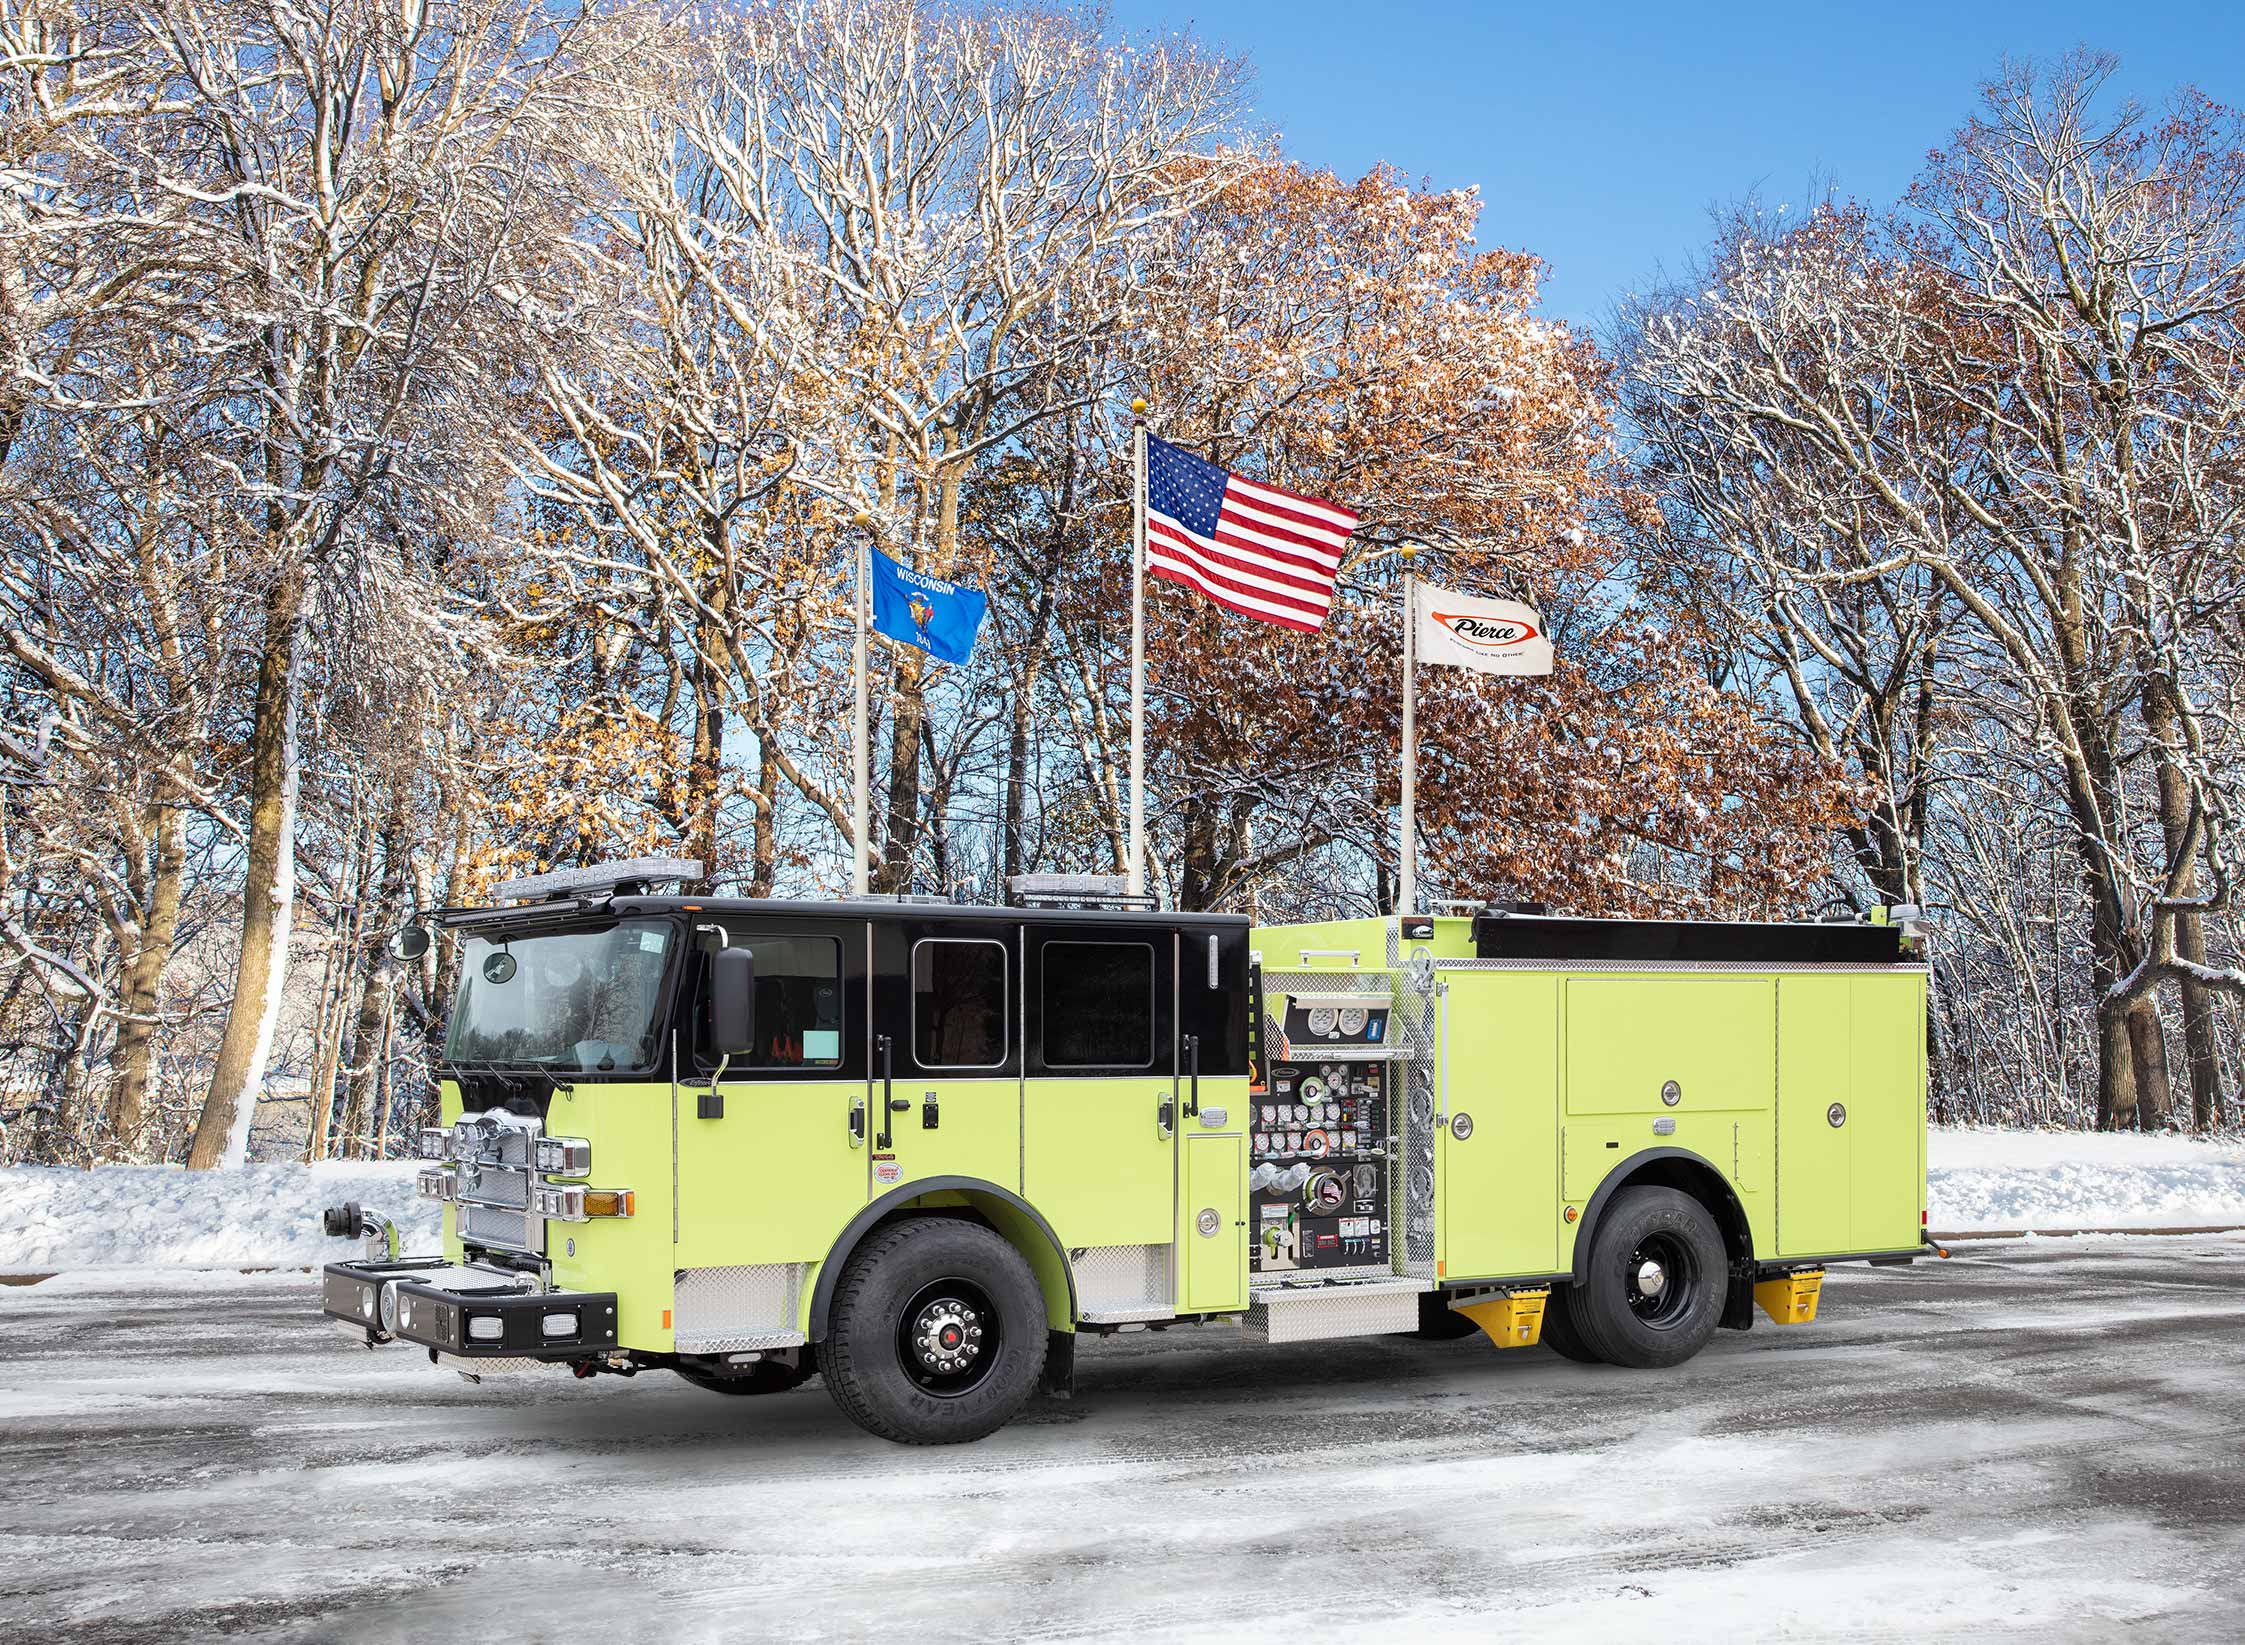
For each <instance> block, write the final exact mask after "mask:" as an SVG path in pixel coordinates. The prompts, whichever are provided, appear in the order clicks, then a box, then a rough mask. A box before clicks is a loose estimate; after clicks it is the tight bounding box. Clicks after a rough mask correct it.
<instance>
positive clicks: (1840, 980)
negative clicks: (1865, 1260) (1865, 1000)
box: [1777, 975, 1855, 1256]
mask: <svg viewBox="0 0 2245 1645" xmlns="http://www.w3.org/2000/svg"><path fill="white" fill-rule="evenodd" d="M1854 984H1855V979H1854V978H1853V977H1850V976H1844V975H1840V976H1828V977H1807V976H1802V977H1780V978H1778V980H1777V1249H1778V1252H1779V1254H1780V1255H1786V1256H1795V1255H1798V1256H1813V1255H1815V1254H1817V1253H1819V1252H1825V1253H1832V1252H1841V1251H1847V1250H1850V1249H1853V1248H1854V1235H1853V1233H1852V1231H1851V1229H1852V1225H1853V1223H1852V1215H1853V1214H1852V1211H1851V1208H1850V1195H1851V1189H1852V1182H1853V1173H1852V1171H1851V1169H1850V1164H1849V1159H1850V1153H1851V1145H1852V1142H1853V1133H1852V1132H1851V1131H1850V1130H1849V1128H1848V1120H1849V1116H1850V1113H1851V1105H1852V1104H1853V1102H1854V1097H1855V1092H1854V1089H1853V1082H1852V1079H1851V1069H1852V1067H1853V1064H1854V1050H1853V1045H1852V1039H1853V1025H1852V1017H1853V1009H1852V998H1853V991H1854ZM1835 1116H1836V1117H1837V1118H1838V1120H1839V1122H1840V1123H1838V1124H1834V1123H1833V1120H1834V1117H1835Z"/></svg>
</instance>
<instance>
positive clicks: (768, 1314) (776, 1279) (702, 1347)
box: [671, 1262, 808, 1354]
mask: <svg viewBox="0 0 2245 1645" xmlns="http://www.w3.org/2000/svg"><path fill="white" fill-rule="evenodd" d="M807 1267H808V1265H807V1264H805V1263H800V1262H760V1263H749V1264H744V1265H741V1266H739V1267H732V1268H682V1269H680V1270H679V1271H678V1281H677V1289H676V1292H675V1294H674V1296H673V1298H672V1301H671V1310H672V1319H673V1321H674V1325H675V1329H676V1332H677V1336H678V1351H679V1352H680V1353H682V1354H734V1353H746V1352H749V1351H751V1350H754V1349H759V1348H800V1347H801V1346H802V1345H803V1343H804V1341H805V1338H804V1336H803V1333H802V1332H801V1331H798V1330H797V1329H796V1328H795V1325H796V1321H797V1320H798V1319H800V1318H801V1317H802V1307H803V1275H804V1273H805V1271H806V1269H807Z"/></svg>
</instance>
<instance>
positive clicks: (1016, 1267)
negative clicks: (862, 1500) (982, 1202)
mask: <svg viewBox="0 0 2245 1645" xmlns="http://www.w3.org/2000/svg"><path fill="white" fill-rule="evenodd" d="M1044 1363H1045V1299H1044V1293H1043V1291H1041V1290H1040V1289H1038V1286H1037V1276H1036V1275H1035V1274H1034V1273H1033V1272H1031V1271H1030V1268H1029V1264H1028V1263H1027V1261H1025V1260H1024V1259H1023V1257H1022V1255H1021V1253H1020V1252H1019V1251H1016V1250H1015V1249H1014V1248H1013V1247H1012V1246H1011V1245H1008V1244H1007V1243H1006V1242H1005V1240H1004V1239H1002V1238H1000V1237H999V1235H998V1234H997V1233H996V1232H995V1231H993V1230H991V1229H989V1228H986V1227H984V1226H983V1225H982V1224H980V1223H978V1222H966V1221H962V1220H960V1219H958V1218H955V1217H918V1218H914V1219H912V1220H910V1221H907V1222H899V1223H894V1224H891V1225H890V1226H888V1227H886V1228H882V1229H880V1230H878V1231H877V1232H875V1233H874V1234H872V1235H871V1236H869V1237H868V1238H867V1239H866V1241H865V1243H864V1244H862V1245H860V1246H859V1247H858V1248H857V1250H856V1252H855V1253H854V1254H853V1255H852V1256H851V1258H850V1262H849V1266H848V1267H847V1268H846V1269H844V1270H843V1273H842V1283H841V1285H840V1286H839V1287H838V1288H837V1289H836V1291H835V1295H834V1307H833V1312H832V1314H831V1316H830V1318H829V1326H828V1333H827V1340H826V1341H825V1343H824V1344H822V1345H821V1347H820V1349H819V1364H820V1367H821V1369H823V1370H824V1371H825V1373H826V1386H827V1388H828V1389H829V1390H830V1391H831V1392H832V1393H833V1395H834V1403H835V1404H837V1405H839V1406H840V1407H841V1408H842V1414H843V1415H844V1416H846V1417H848V1418H849V1419H850V1420H851V1421H852V1422H854V1423H856V1424H857V1425H858V1426H859V1427H860V1428H863V1429H864V1430H865V1431H866V1432H867V1433H869V1434H878V1435H879V1436H880V1437H881V1438H883V1439H893V1440H895V1441H897V1442H898V1443H899V1444H904V1445H956V1444H958V1443H960V1442H962V1441H964V1440H970V1439H980V1438H982V1437H983V1436H984V1435H985V1434H988V1433H992V1432H994V1431H995V1430H997V1429H998V1428H1001V1427H1003V1426H1004V1425H1005V1424H1006V1423H1007V1422H1008V1421H1010V1420H1011V1419H1012V1418H1013V1416H1014V1415H1015V1414H1016V1413H1017V1412H1019V1411H1020V1409H1021V1407H1022V1406H1023V1405H1025V1404H1026V1403H1028V1399H1029V1396H1030V1394H1031V1393H1033V1392H1035V1390H1036V1386H1037V1378H1038V1376H1039V1375H1040V1374H1041V1373H1042V1372H1043V1370H1044Z"/></svg>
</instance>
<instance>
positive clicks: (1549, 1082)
mask: <svg viewBox="0 0 2245 1645" xmlns="http://www.w3.org/2000/svg"><path fill="white" fill-rule="evenodd" d="M1444 981H1445V983H1446V985H1447V987H1448V989H1449V992H1448V994H1447V995H1445V997H1444V999H1443V1003H1442V1009H1441V1012H1440V1014H1439V1017H1438V1030H1439V1033H1440V1036H1441V1048H1440V1056H1441V1059H1442V1062H1441V1066H1440V1068H1439V1069H1438V1070H1437V1072H1436V1082H1435V1089H1436V1092H1437V1096H1438V1098H1439V1100H1440V1103H1441V1105H1442V1115H1443V1129H1442V1134H1441V1136H1440V1137H1439V1138H1438V1139H1437V1154H1436V1157H1437V1159H1438V1161H1439V1165H1440V1174H1439V1175H1438V1177H1437V1178H1436V1186H1435V1196H1436V1203H1437V1206H1438V1208H1439V1214H1440V1217H1441V1225H1442V1227H1441V1234H1442V1240H1441V1253H1440V1254H1441V1260H1442V1272H1443V1276H1444V1277H1445V1278H1448V1279H1486V1278H1499V1277H1502V1276H1505V1275H1510V1274H1548V1273H1551V1272H1552V1271H1554V1269H1555V1268H1556V1267H1557V1265H1558V1260H1559V1254H1558V1248H1559V1097H1558V1092H1559V979H1558V978H1557V977H1555V976H1552V975H1551V974H1549V973H1548V972H1547V973H1543V974H1538V973H1536V972H1532V971H1461V972H1452V973H1449V974H1448V975H1447V976H1446V977H1445V979H1444Z"/></svg>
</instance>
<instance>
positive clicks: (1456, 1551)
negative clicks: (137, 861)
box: [0, 1236, 2245, 1645]
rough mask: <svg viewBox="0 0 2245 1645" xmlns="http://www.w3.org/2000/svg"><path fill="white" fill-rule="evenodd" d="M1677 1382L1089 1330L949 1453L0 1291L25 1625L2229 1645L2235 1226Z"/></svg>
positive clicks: (28, 1631)
mask: <svg viewBox="0 0 2245 1645" xmlns="http://www.w3.org/2000/svg"><path fill="white" fill-rule="evenodd" d="M1822 1315H1823V1317H1822V1318H1821V1319H1820V1320H1819V1321H1818V1322H1816V1323H1815V1324H1813V1325H1808V1326H1800V1327H1791V1328H1786V1329H1778V1328H1774V1327H1770V1326H1768V1325H1767V1324H1766V1323H1764V1324H1762V1325H1759V1326H1757V1328H1756V1329H1754V1330H1753V1331H1751V1332H1747V1333H1743V1334H1741V1333H1733V1332H1722V1333H1718V1335H1717V1337H1716V1339H1715V1342H1714V1344H1713V1345H1712V1346H1711V1347H1710V1348H1709V1349H1708V1351H1707V1352H1706V1353H1704V1354H1702V1355H1701V1356H1700V1357H1699V1358H1698V1359H1696V1360H1694V1361H1693V1362H1692V1363H1691V1364H1689V1365H1687V1366H1684V1367H1682V1368H1680V1369H1678V1370H1675V1371H1667V1372H1638V1371H1621V1370H1615V1369H1612V1368H1609V1367H1583V1366H1577V1365H1572V1364H1569V1363H1567V1362H1565V1361H1563V1360H1561V1359H1559V1358H1558V1357H1557V1356H1556V1355H1554V1354H1552V1353H1551V1352H1549V1351H1548V1350H1545V1349H1540V1348H1539V1349H1528V1350H1515V1351H1511V1352H1505V1353H1499V1352H1497V1351H1495V1350H1493V1349H1491V1348H1489V1347H1488V1346H1487V1345H1486V1344H1485V1343H1483V1342H1481V1341H1479V1340H1478V1339H1475V1340H1470V1341H1467V1342H1462V1343H1423V1342H1419V1341H1416V1340H1413V1339H1409V1338H1374V1339H1363V1340H1346V1341H1340V1342H1332V1343H1305V1344H1297V1345H1290V1346H1286V1347H1280V1348H1266V1347H1262V1346H1260V1345H1258V1344H1252V1343H1248V1342H1245V1341H1243V1340H1242V1339H1241V1335H1240V1333H1239V1332H1238V1331H1237V1330H1236V1329H1231V1328H1223V1327H1205V1328H1192V1329H1180V1330H1176V1331H1172V1332H1167V1333H1161V1334H1155V1333H1146V1334H1142V1335H1134V1336H1128V1337H1118V1338H1113V1339H1108V1340H1103V1341H1098V1342H1091V1341H1086V1342H1085V1343H1084V1345H1083V1347H1082V1349H1081V1352H1080V1354H1079V1367H1078V1378H1077V1392H1076V1396H1075V1397H1074V1398H1073V1399H1072V1400H1067V1401H1042V1402H1040V1403H1038V1404H1037V1405H1035V1406H1033V1407H1032V1408H1031V1410H1030V1412H1029V1413H1028V1414H1027V1415H1026V1417H1025V1418H1024V1419H1023V1420H1021V1421H1019V1422H1017V1423H1016V1424H1015V1425H1014V1426H1012V1427H1010V1428H1008V1429H1006V1430H1004V1431H1003V1432H1001V1433H1000V1434H998V1435H997V1436H995V1437H994V1438H992V1439H989V1440H986V1441H984V1442H982V1443H980V1444H978V1445H972V1446H963V1447H952V1448H945V1449H935V1450H919V1449H910V1448H904V1447H898V1446H892V1445H888V1444H885V1443H883V1442H881V1441H878V1440H874V1439H871V1438H868V1437H867V1436H866V1435H864V1434H862V1433H860V1432H859V1431H858V1430H856V1429H855V1428H853V1427H851V1426H850V1425H849V1424H848V1423H847V1422H846V1421H844V1419H843V1418H842V1417H841V1415H840V1413H838V1412H837V1411H836V1410H835V1409H834V1407H833V1405H832V1403H831V1402H830V1401H829V1400H828V1398H827V1396H826V1394H825V1392H824V1391H823V1389H821V1388H820V1387H819V1386H818V1385H817V1384H816V1383H815V1382H814V1383H813V1384H811V1385H810V1386H808V1387H806V1388H804V1389H801V1390H798V1391H796V1392H794V1393H790V1394H785V1395H779V1396H775V1397H771V1398H764V1399H737V1398H727V1397H724V1396H720V1395H715V1394H710V1393H706V1392H704V1391H702V1390H700V1389H696V1388H693V1387H690V1386H688V1385H687V1384H685V1383H684V1382H681V1381H679V1380H678V1379H677V1378H675V1377H673V1376H670V1375H668V1374H667V1373H664V1374H647V1375H642V1376H640V1377H638V1378H635V1379H631V1380H628V1381H627V1380H623V1379H615V1378H601V1379H598V1380H596V1381H593V1382H589V1383H580V1382H577V1381H575V1380H574V1379H571V1378H569V1377H567V1376H566V1375H561V1374H553V1373H534V1374H530V1375H526V1376H514V1377H493V1378H488V1379H486V1380H485V1381H484V1382H482V1383H481V1384H477V1385H470V1384H468V1383H466V1382H463V1381H462V1380H461V1379H460V1378H458V1377H457V1376H456V1375H454V1374H453V1373H451V1372H448V1371H439V1370H436V1369H434V1368H432V1367H431V1366H430V1365H429V1364H428V1363H427V1361H426V1360H425V1359H422V1358H420V1357H418V1356H416V1355H415V1354H413V1353H412V1352H411V1351H409V1350H405V1349H401V1348H391V1349H385V1350H378V1351H372V1352H370V1351H368V1350H366V1349H364V1348H360V1347H354V1346H352V1345H351V1344H349V1343H346V1342H344V1341H342V1340H341V1339H340V1338H339V1337H338V1336H337V1335H336V1334H335V1333H334V1332H333V1331H332V1329H331V1328H330V1327H329V1326H328V1325H327V1324H325V1323H324V1322H323V1321H321V1320H320V1319H319V1317H318V1313H317V1299H316V1290H315V1282H314V1280H313V1278H312V1276H309V1275H305V1274H296V1273H285V1274H262V1275H239V1274H228V1275H197V1276H179V1277H173V1278H170V1279H162V1278H157V1277H150V1276H139V1277H129V1276H128V1277H120V1276H117V1275H102V1274H94V1275H68V1274H66V1275H62V1276H59V1277H57V1278H54V1279H50V1280H46V1281H44V1282H42V1283H40V1284H37V1285H33V1286H27V1287H9V1288H0V1624H13V1625H14V1626H13V1627H11V1628H10V1629H9V1637H12V1638H37V1639H42V1640H70V1641H81V1640H82V1641H142V1640H149V1641H155V1640H162V1641H176V1640H191V1639H203V1638H217V1637H224V1638H233V1639H250V1640H304V1641H360V1640H365V1641H420V1640H443V1641H447V1642H458V1641H477V1642H481V1641H490V1640H509V1639H538V1640H545V1639H552V1640H570V1641H587V1640H593V1641H629V1640H640V1639H647V1640H666V1641H669V1640H704V1639H728V1640H730V1639H740V1640H763V1639H776V1638H781V1637H786V1638H788V1639H791V1640H815V1639H857V1638H872V1637H911V1638H915V1639H921V1640H938V1641H940V1640H952V1639H956V1640H967V1641H981V1640H990V1639H1066V1638H1111V1637H1128V1638H1130V1639H1133V1640H1167V1639H1203V1638H1205V1639H1219V1638H1221V1639H1227V1640H1237V1639H1280V1638H1283V1639H1287V1640H1289V1641H1309V1642H1315V1645H1326V1642H1333V1645H1340V1642H1342V1641H1348V1642H1352V1645H1353V1642H1358V1641H1364V1640H1379V1639H1390V1638H1395V1639H1401V1638H1411V1639H1422V1638H1429V1637H1457V1638H1474V1639H1505V1640H1514V1639H1529V1640H1533V1639H1560V1638H1568V1639H1575V1640H1592V1641H1626V1640H1636V1639H1642V1640H1647V1641H1655V1640H1658V1641H1671V1640H1681V1639H1721V1640H1724V1641H1726V1642H1736V1641H1740V1640H1752V1639H1765V1638H1787V1639H1832V1640H1886V1639H1894V1640H1903V1639H1908V1640H1927V1639H1958V1640H1963V1639H1971V1640H2011V1639H2019V1640H2076V1639H2078V1640H2106V1639H2112V1638H2116V1637H2119V1636H2121V1635H2123V1634H2125V1635H2126V1636H2127V1637H2128V1638H2129V1639H2131V1640H2207V1641H2216V1640H2219V1641H2233V1640H2237V1639H2239V1638H2241V1637H2245V1600H2241V1598H2240V1593H2239V1590H2240V1586H2241V1584H2245V1238H2240V1237H2237V1236H2227V1237H2215V1236H2193V1237H2183V1238H2136V1237H2130V1238H2089V1239H2071V1240H2046V1241H2045V1240H2033V1241H2017V1242H1992V1243H1986V1244H1975V1245H1973V1246H1971V1247H1969V1248H1965V1249H1961V1250H1960V1251H1959V1253H1958V1255H1957V1256H1956V1257H1955V1258H1954V1259H1953V1260H1951V1261H1948V1262H1931V1261H1928V1262H1921V1263H1919V1264H1918V1265H1916V1266H1915V1267H1911V1268H1905V1269H1886V1270H1876V1271H1873V1270H1866V1269H1842V1270H1836V1271H1835V1272H1834V1275H1833V1277H1832V1278H1831V1279H1830V1280H1829V1281H1828V1282H1827V1285H1826V1289H1825V1293H1824V1302H1823V1309H1822Z"/></svg>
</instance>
